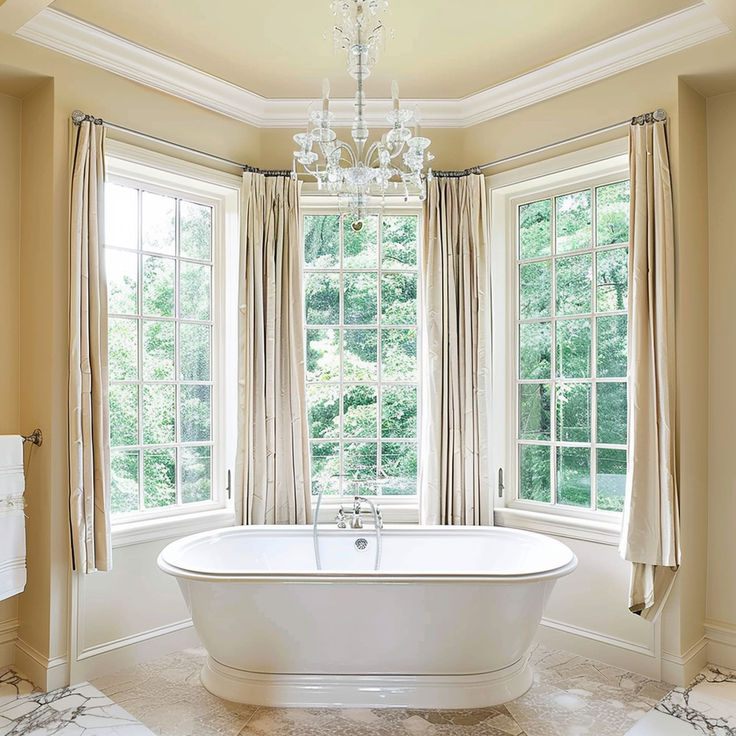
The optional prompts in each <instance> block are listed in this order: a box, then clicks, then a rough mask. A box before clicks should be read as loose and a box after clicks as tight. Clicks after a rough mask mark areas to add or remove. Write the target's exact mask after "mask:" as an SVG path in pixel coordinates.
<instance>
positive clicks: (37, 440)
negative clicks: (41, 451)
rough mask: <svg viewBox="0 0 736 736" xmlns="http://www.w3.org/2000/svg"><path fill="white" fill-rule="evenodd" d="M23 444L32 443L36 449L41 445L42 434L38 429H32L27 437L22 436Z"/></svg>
mask: <svg viewBox="0 0 736 736" xmlns="http://www.w3.org/2000/svg"><path fill="white" fill-rule="evenodd" d="M23 442H33V444H34V445H36V446H37V447H41V445H42V444H43V434H42V432H41V430H40V429H38V428H37V429H34V430H33V432H31V433H30V434H29V435H28V436H27V437H26V436H23Z"/></svg>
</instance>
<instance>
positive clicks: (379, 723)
mask: <svg viewBox="0 0 736 736" xmlns="http://www.w3.org/2000/svg"><path fill="white" fill-rule="evenodd" d="M204 656H205V653H204V651H203V650H187V651H183V652H178V653H176V654H173V655H171V656H168V657H164V658H163V659H159V660H156V661H154V662H149V663H146V664H142V665H139V666H137V667H134V668H131V669H129V670H126V671H123V672H119V673H117V674H114V675H110V676H107V677H103V678H100V679H98V680H95V681H94V682H93V684H94V685H95V686H96V687H97V688H99V689H100V690H101V691H102V692H103V693H105V694H106V695H107V696H108V697H109V698H111V699H112V700H113V701H114V702H115V703H117V704H118V705H120V706H122V707H123V708H124V709H125V710H126V711H127V712H129V713H131V714H132V715H133V716H135V717H136V718H138V719H139V720H140V721H141V722H142V723H144V724H145V725H146V726H147V727H148V728H150V729H151V730H152V731H153V732H154V733H155V734H158V736H267V735H269V736H270V735H273V736H623V735H624V734H626V732H627V731H628V730H629V729H630V728H631V726H632V725H633V724H634V723H635V722H636V721H638V720H639V719H640V718H641V717H642V716H644V715H645V714H646V712H647V711H649V710H650V709H651V708H653V707H654V706H655V705H656V704H657V702H658V701H659V700H660V699H661V698H662V697H664V696H665V695H666V694H667V693H668V692H669V690H670V686H668V685H665V684H664V683H661V682H655V681H652V680H648V679H647V678H645V677H642V676H640V675H635V674H632V673H630V672H626V671H624V670H620V669H617V668H615V667H609V666H607V665H603V664H601V663H599V662H593V661H591V660H588V659H585V658H583V657H578V656H575V655H573V654H570V653H567V652H561V651H555V650H549V649H545V648H544V647H541V646H540V647H537V648H536V649H535V650H534V652H533V655H532V662H533V665H534V669H535V682H534V685H533V686H532V688H531V689H530V690H529V691H528V692H527V693H526V694H525V695H523V696H522V697H521V698H518V699H517V700H514V701H513V702H511V703H507V704H506V705H505V706H498V707H495V708H482V709H478V710H467V711H437V710H414V709H403V708H393V709H362V710H357V709H355V710H353V709H351V710H346V709H343V710H338V709H326V708H315V709H311V708H307V709H296V708H290V709H277V708H258V707H255V706H248V705H237V704H235V703H229V702H226V701H223V700H219V699H218V698H216V697H214V696H213V695H210V694H209V693H208V692H207V691H206V690H205V689H204V688H203V687H202V685H201V684H200V682H199V670H200V667H201V666H202V662H203V660H204Z"/></svg>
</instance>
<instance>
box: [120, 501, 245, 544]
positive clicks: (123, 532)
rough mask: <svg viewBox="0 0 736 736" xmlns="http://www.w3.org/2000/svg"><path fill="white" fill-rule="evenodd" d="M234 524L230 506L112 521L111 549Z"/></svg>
mask: <svg viewBox="0 0 736 736" xmlns="http://www.w3.org/2000/svg"><path fill="white" fill-rule="evenodd" d="M234 523H235V512H234V511H233V510H232V509H216V510H215V511H202V512H200V513H198V514H187V515H180V516H167V517H164V518H158V519H145V520H143V521H134V522H130V523H127V524H125V523H123V524H115V525H114V526H113V527H112V546H113V549H114V548H116V547H128V546H130V545H133V544H144V543H145V542H155V541H158V540H161V539H169V538H172V537H183V536H186V535H187V534H195V533H196V532H205V531H208V530H210V529H218V528H220V527H225V526H232V525H233V524H234Z"/></svg>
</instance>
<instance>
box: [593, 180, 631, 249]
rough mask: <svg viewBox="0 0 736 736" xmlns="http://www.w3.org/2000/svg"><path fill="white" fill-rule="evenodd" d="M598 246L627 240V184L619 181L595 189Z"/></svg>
mask: <svg viewBox="0 0 736 736" xmlns="http://www.w3.org/2000/svg"><path fill="white" fill-rule="evenodd" d="M596 198H597V207H598V211H597V218H598V245H613V244H614V243H627V242H628V240H629V182H628V181H621V182H618V183H617V184H608V185H606V186H605V187H598V189H596Z"/></svg>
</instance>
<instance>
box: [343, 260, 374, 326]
mask: <svg viewBox="0 0 736 736" xmlns="http://www.w3.org/2000/svg"><path fill="white" fill-rule="evenodd" d="M343 284H344V299H345V304H344V306H343V310H344V319H345V324H346V325H374V324H376V321H377V315H378V294H377V293H376V292H377V291H378V274H376V273H373V272H371V273H346V274H345V275H344V276H343Z"/></svg>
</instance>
